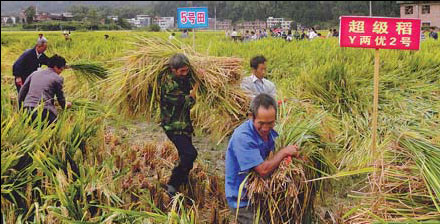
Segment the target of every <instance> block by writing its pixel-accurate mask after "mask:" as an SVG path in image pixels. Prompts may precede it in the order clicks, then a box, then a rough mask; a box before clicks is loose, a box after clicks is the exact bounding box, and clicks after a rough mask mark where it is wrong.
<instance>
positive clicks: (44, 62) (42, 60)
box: [39, 53, 49, 65]
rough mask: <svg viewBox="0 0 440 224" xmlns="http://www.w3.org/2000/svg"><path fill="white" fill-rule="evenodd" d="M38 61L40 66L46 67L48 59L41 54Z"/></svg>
mask: <svg viewBox="0 0 440 224" xmlns="http://www.w3.org/2000/svg"><path fill="white" fill-rule="evenodd" d="M39 60H40V63H41V64H42V65H47V63H48V61H49V58H48V57H47V56H46V55H45V54H44V53H43V54H41V56H40V59H39Z"/></svg>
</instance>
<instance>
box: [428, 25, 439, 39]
mask: <svg viewBox="0 0 440 224" xmlns="http://www.w3.org/2000/svg"><path fill="white" fill-rule="evenodd" d="M429 37H430V38H432V39H434V40H437V39H438V33H437V32H435V29H434V28H433V27H432V28H431V32H429Z"/></svg>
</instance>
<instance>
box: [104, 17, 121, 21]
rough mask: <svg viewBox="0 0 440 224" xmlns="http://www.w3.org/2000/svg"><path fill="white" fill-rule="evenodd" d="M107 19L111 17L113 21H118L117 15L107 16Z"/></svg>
mask: <svg viewBox="0 0 440 224" xmlns="http://www.w3.org/2000/svg"><path fill="white" fill-rule="evenodd" d="M107 19H111V20H113V21H115V22H116V21H118V19H119V17H118V16H107Z"/></svg>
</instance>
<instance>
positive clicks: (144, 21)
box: [136, 15, 152, 27]
mask: <svg viewBox="0 0 440 224" xmlns="http://www.w3.org/2000/svg"><path fill="white" fill-rule="evenodd" d="M136 19H137V20H138V21H139V23H138V24H139V26H140V27H147V26H151V23H152V17H151V16H149V15H137V16H136Z"/></svg>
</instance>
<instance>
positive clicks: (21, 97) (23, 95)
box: [18, 75, 32, 108]
mask: <svg viewBox="0 0 440 224" xmlns="http://www.w3.org/2000/svg"><path fill="white" fill-rule="evenodd" d="M31 79H32V75H30V76H29V77H28V78H27V79H26V81H25V82H24V84H23V86H22V87H21V88H20V92H19V93H18V107H19V108H21V106H22V104H23V101H24V100H25V99H26V95H27V94H28V92H29V86H30V85H31Z"/></svg>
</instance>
